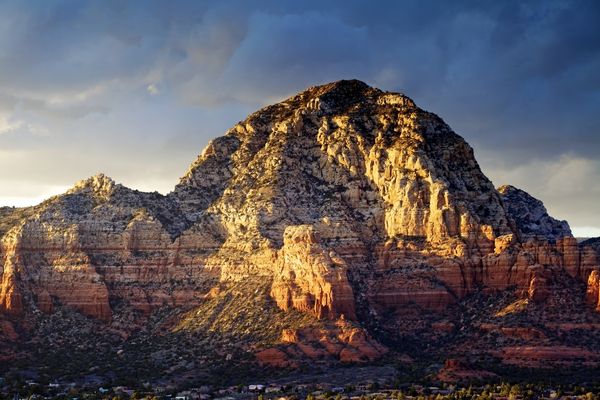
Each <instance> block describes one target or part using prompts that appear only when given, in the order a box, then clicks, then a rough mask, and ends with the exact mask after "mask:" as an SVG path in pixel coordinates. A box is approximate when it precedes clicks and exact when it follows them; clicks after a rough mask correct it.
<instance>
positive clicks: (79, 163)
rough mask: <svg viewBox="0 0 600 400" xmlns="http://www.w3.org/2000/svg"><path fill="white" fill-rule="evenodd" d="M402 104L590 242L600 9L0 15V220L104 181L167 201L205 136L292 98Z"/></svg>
mask: <svg viewBox="0 0 600 400" xmlns="http://www.w3.org/2000/svg"><path fill="white" fill-rule="evenodd" d="M349 78H356V79H360V80H363V81H365V82H366V83H368V84H370V85H372V86H376V87H379V88H381V89H384V90H390V91H398V92H402V93H404V94H406V95H408V96H409V97H411V98H412V99H413V100H415V102H416V103H417V104H418V105H419V106H420V107H421V108H424V109H426V110H428V111H432V112H435V113H436V114H438V115H440V116H441V117H442V118H443V119H444V120H445V121H446V122H447V123H448V124H449V125H450V126H451V127H452V128H453V129H454V130H455V131H456V132H457V133H458V134H460V135H462V136H463V137H464V138H465V139H466V140H467V141H468V142H469V143H470V144H471V145H472V146H473V148H474V149H475V155H476V157H477V160H478V161H479V164H480V165H481V167H482V169H483V171H484V173H485V174H486V175H487V176H488V177H489V178H490V179H491V180H492V181H493V182H494V184H495V185H496V186H500V185H502V184H507V183H508V184H512V185H514V186H517V187H519V188H521V189H524V190H526V191H527V192H529V193H530V194H532V195H533V196H535V197H537V198H539V199H541V200H543V201H544V203H545V205H546V207H547V208H548V210H549V212H550V214H551V215H553V216H555V217H557V218H559V219H566V220H568V221H569V223H570V225H571V227H572V229H573V231H574V234H575V235H576V236H600V157H599V155H600V2H598V1H595V0H590V1H586V0H578V1H553V0H543V1H511V0H505V1H497V0H494V1H485V0H483V1H460V0H453V1H426V0H416V1H351V0H345V1H322V0H319V1H310V0H309V1H302V2H299V1H285V0H277V1H257V2H248V1H227V0H218V1H176V0H175V1H173V0H171V1H152V0H144V1H133V0H131V1H111V0H99V1H53V0H45V1H33V0H31V1H10V0H8V1H6V0H0V206H2V205H11V206H25V205H33V204H37V203H39V202H40V201H41V200H43V199H45V198H47V197H49V196H51V195H54V194H58V193H62V192H64V191H65V190H66V189H67V188H69V187H70V186H72V185H73V184H74V182H76V181H78V180H80V179H84V178H86V177H88V176H91V175H94V174H96V173H99V172H103V173H105V174H107V175H109V176H111V177H112V178H113V179H115V180H116V181H117V182H120V183H123V184H124V185H126V186H129V187H132V188H135V189H140V190H145V191H154V190H157V191H159V192H162V193H167V192H169V191H170V190H171V189H172V188H173V186H174V185H175V184H176V183H177V181H178V179H179V177H180V176H182V175H183V174H184V173H185V171H186V170H187V167H188V165H189V164H190V163H191V162H192V161H193V160H194V159H195V158H196V156H197V155H198V154H199V153H200V152H201V150H202V149H203V148H204V146H205V145H206V144H207V143H208V141H209V140H210V139H211V138H214V137H217V136H220V135H222V134H223V133H224V132H225V131H226V130H227V129H228V128H229V127H231V126H233V125H234V124H235V123H236V122H238V121H240V120H243V119H244V118H245V117H246V115H247V114H249V113H251V112H253V111H255V110H256V109H258V108H260V107H261V106H264V105H266V104H269V103H273V102H276V101H279V100H282V99H284V98H286V97H288V96H290V95H292V94H294V93H296V92H298V91H301V90H303V89H305V88H306V87H308V86H312V85H316V84H321V83H326V82H329V81H334V80H339V79H349Z"/></svg>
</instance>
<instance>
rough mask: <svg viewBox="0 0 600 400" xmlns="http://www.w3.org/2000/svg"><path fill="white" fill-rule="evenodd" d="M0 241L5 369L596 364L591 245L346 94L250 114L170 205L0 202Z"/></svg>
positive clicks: (231, 377) (440, 124) (204, 370)
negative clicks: (1, 204) (10, 205)
mask: <svg viewBox="0 0 600 400" xmlns="http://www.w3.org/2000/svg"><path fill="white" fill-rule="evenodd" d="M0 236H1V238H2V239H1V247H0V249H1V250H0V251H1V253H0V254H1V259H2V261H1V263H0V265H1V266H2V267H1V268H2V269H1V270H0V273H1V286H0V310H1V311H0V312H1V315H2V317H1V320H0V327H1V328H2V329H1V330H0V332H1V334H2V335H3V336H4V338H5V340H4V341H3V343H4V344H3V345H0V358H1V359H3V360H10V361H11V363H13V365H20V366H21V367H22V368H26V369H28V370H32V369H33V370H36V371H44V374H47V375H48V376H52V377H54V376H57V375H60V376H63V377H64V376H68V377H71V378H75V377H81V376H83V375H88V374H92V373H93V374H94V375H95V376H100V377H101V378H102V379H113V380H114V379H125V378H128V379H129V378H130V379H138V380H156V381H159V380H163V381H164V380H167V379H170V380H172V381H173V382H178V383H181V382H184V381H185V382H187V381H193V382H205V381H207V380H212V381H214V380H220V381H222V382H234V383H235V382H236V380H237V381H240V380H242V379H245V378H244V377H246V378H248V377H252V376H258V375H260V374H261V373H262V372H261V371H263V372H264V373H267V372H268V373H270V374H273V373H282V371H288V372H290V371H302V370H305V369H306V368H312V369H314V368H321V367H322V368H330V367H331V366H335V365H345V364H361V363H370V362H375V361H376V360H377V362H379V363H390V364H398V363H399V362H400V361H401V363H402V365H404V366H405V367H399V368H400V370H402V368H410V369H412V370H417V371H422V372H423V374H425V371H426V370H427V368H425V367H424V366H428V365H431V363H434V364H435V363H436V362H440V361H443V360H444V359H447V358H448V359H456V358H458V359H460V360H461V361H460V362H458V363H455V362H449V363H447V364H448V365H462V363H471V364H473V365H478V366H480V367H481V368H487V369H490V371H492V370H493V373H496V374H500V375H505V374H510V373H516V372H515V371H521V370H520V369H519V368H522V367H526V366H529V367H540V368H542V367H543V368H546V367H548V366H550V367H553V366H554V367H557V368H558V367H559V366H560V372H561V373H568V372H569V371H571V370H569V368H572V371H573V373H574V374H576V376H577V377H579V378H581V379H585V377H586V376H588V375H587V373H588V372H582V371H590V372H589V373H590V374H593V373H594V371H597V368H598V366H599V365H600V353H599V352H598V350H597V349H599V348H600V313H598V312H597V310H599V309H600V297H598V288H599V285H600V273H599V272H598V271H599V270H600V259H599V258H598V257H599V256H598V252H599V249H598V246H594V245H590V244H586V243H585V242H584V243H581V244H579V245H578V244H577V241H576V239H575V238H573V237H572V235H571V232H570V229H569V226H568V224H567V223H566V222H565V221H557V220H555V219H553V218H552V217H550V216H549V215H548V213H547V211H546V209H545V208H544V206H543V204H542V203H541V201H539V200H537V199H534V198H533V197H531V196H530V195H528V194H527V193H525V192H523V191H521V190H519V189H516V188H514V187H512V186H503V187H501V188H499V189H498V190H497V189H495V188H494V186H493V184H492V182H491V181H490V180H489V179H488V178H487V177H486V176H485V175H484V174H483V172H482V171H481V169H480V167H479V165H478V164H477V161H476V160H475V157H474V154H473V149H472V148H471V147H470V146H469V145H468V144H467V143H466V142H465V140H464V139H463V138H462V137H460V136H459V135H457V134H456V133H454V132H453V131H452V129H451V128H450V127H449V126H448V125H447V124H445V123H444V121H443V120H442V119H441V118H439V117H438V116H436V115H435V114H432V113H430V112H427V111H424V110H422V109H420V108H419V107H417V106H416V105H415V103H414V102H413V101H412V100H411V99H409V98H408V97H406V96H404V95H402V94H398V93H391V92H384V91H381V90H379V89H375V88H372V87H369V86H368V85H366V84H364V83H362V82H360V81H356V80H350V81H338V82H333V83H330V84H326V85H322V86H315V87H311V88H309V89H307V90H305V91H303V92H301V93H299V94H298V95H296V96H294V97H291V98H289V99H287V100H285V101H283V102H281V103H278V104H275V105H271V106H268V107H265V108H263V109H261V110H259V111H257V112H255V113H254V114H252V115H250V116H249V117H248V118H246V119H245V120H244V121H241V122H239V123H238V124H236V125H235V126H234V127H233V128H231V129H230V130H229V131H227V132H226V134H225V135H224V136H222V137H219V138H217V139H214V140H213V141H212V142H210V143H209V145H208V146H207V147H206V149H204V151H203V152H202V154H201V155H200V156H199V157H198V158H197V160H196V161H194V162H193V163H192V165H191V166H190V168H189V169H188V171H187V173H186V174H185V175H184V176H183V177H182V178H181V180H180V182H179V183H178V184H177V185H176V186H175V188H174V190H173V191H172V192H171V193H169V194H168V195H161V194H158V193H143V192H139V191H136V190H131V189H128V188H126V187H124V186H122V185H120V184H117V183H115V182H114V181H113V180H112V179H110V178H108V177H106V176H104V175H102V174H99V175H97V176H94V177H91V178H89V179H87V180H83V181H81V182H79V183H77V184H76V185H75V186H74V187H73V188H72V189H70V190H69V191H68V192H67V193H65V194H64V195H60V196H56V197H53V198H51V199H49V200H47V201H45V202H43V203H42V204H40V205H38V206H35V207H31V208H25V209H13V208H8V209H1V210H0ZM6 365H8V364H6ZM273 367H275V368H276V369H270V368H273ZM557 371H558V370H557ZM490 373H492V372H490Z"/></svg>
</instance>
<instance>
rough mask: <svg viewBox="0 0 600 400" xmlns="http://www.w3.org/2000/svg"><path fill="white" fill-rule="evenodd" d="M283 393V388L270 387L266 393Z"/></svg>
mask: <svg viewBox="0 0 600 400" xmlns="http://www.w3.org/2000/svg"><path fill="white" fill-rule="evenodd" d="M279 392H281V386H269V387H268V388H266V389H265V393H279Z"/></svg>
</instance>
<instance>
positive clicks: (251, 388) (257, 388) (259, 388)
mask: <svg viewBox="0 0 600 400" xmlns="http://www.w3.org/2000/svg"><path fill="white" fill-rule="evenodd" d="M248 390H249V391H251V392H260V391H263V390H265V385H249V386H248Z"/></svg>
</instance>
